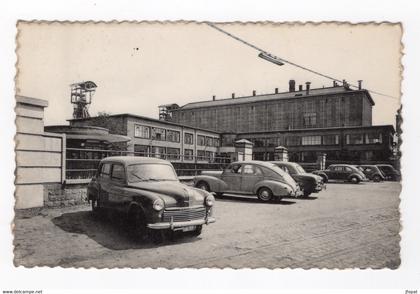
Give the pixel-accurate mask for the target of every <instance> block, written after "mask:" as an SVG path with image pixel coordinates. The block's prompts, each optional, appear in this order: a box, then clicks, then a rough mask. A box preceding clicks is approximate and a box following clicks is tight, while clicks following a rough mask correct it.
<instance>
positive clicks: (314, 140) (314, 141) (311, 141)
mask: <svg viewBox="0 0 420 294" xmlns="http://www.w3.org/2000/svg"><path fill="white" fill-rule="evenodd" d="M302 145H321V136H303V137H302Z"/></svg>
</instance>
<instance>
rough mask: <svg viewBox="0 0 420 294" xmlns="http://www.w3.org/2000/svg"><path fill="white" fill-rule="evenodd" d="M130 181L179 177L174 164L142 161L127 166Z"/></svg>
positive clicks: (174, 179) (174, 178) (167, 179)
mask: <svg viewBox="0 0 420 294" xmlns="http://www.w3.org/2000/svg"><path fill="white" fill-rule="evenodd" d="M127 176H128V182H130V183H136V182H144V181H177V180H178V178H177V176H176V173H175V171H174V169H173V168H172V166H170V165H168V164H156V163H141V164H132V165H129V166H128V168H127Z"/></svg>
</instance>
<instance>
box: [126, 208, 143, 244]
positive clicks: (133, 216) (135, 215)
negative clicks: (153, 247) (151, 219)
mask: <svg viewBox="0 0 420 294" xmlns="http://www.w3.org/2000/svg"><path fill="white" fill-rule="evenodd" d="M129 227H130V233H131V235H132V236H133V237H134V238H135V239H137V240H139V239H140V240H143V239H145V237H146V235H147V234H146V233H147V226H146V217H145V216H144V214H143V212H142V211H141V210H140V209H138V208H137V209H132V211H130V213H129Z"/></svg>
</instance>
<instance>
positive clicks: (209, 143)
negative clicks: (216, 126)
mask: <svg viewBox="0 0 420 294" xmlns="http://www.w3.org/2000/svg"><path fill="white" fill-rule="evenodd" d="M206 146H209V147H211V146H213V138H212V137H206Z"/></svg>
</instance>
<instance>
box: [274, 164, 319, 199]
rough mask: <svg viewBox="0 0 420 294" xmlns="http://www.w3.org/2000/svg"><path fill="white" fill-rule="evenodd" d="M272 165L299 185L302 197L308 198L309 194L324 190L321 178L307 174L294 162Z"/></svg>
mask: <svg viewBox="0 0 420 294" xmlns="http://www.w3.org/2000/svg"><path fill="white" fill-rule="evenodd" d="M272 163H274V164H275V165H277V166H278V167H280V168H281V169H282V170H284V171H285V172H287V173H288V174H290V175H291V176H292V178H293V179H294V180H295V181H296V182H297V183H298V184H299V186H300V188H301V190H302V191H303V196H304V197H308V196H309V195H311V193H318V192H319V191H321V190H322V189H323V188H325V184H324V182H323V179H322V177H320V176H317V175H314V174H310V173H307V172H306V171H305V170H304V169H303V167H302V166H300V165H299V164H297V163H295V162H286V161H272Z"/></svg>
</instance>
